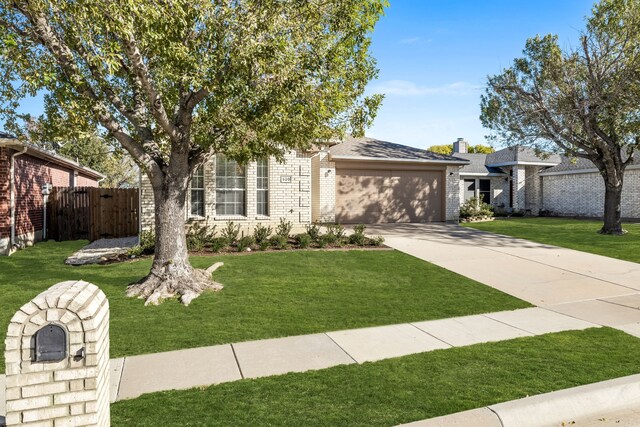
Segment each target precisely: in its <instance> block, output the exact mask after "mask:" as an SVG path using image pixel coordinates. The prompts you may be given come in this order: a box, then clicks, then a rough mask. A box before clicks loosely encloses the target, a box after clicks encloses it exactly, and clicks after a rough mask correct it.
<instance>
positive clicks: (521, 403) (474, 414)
mask: <svg viewBox="0 0 640 427" xmlns="http://www.w3.org/2000/svg"><path fill="white" fill-rule="evenodd" d="M631 406H635V407H638V406H640V374H637V375H631V376H628V377H622V378H616V379H613V380H607V381H602V382H599V383H593V384H587V385H583V386H579V387H573V388H568V389H564V390H559V391H554V392H551V393H545V394H540V395H536V396H531V397H525V398H523V399H518V400H512V401H509V402H504V403H498V404H496V405H490V406H487V407H484V408H478V409H473V410H470V411H464V412H459V413H456V414H451V415H445V416H442V417H437V418H431V419H428V420H422V421H416V422H413V423H409V424H403V425H402V426H404V427H440V426H459V427H465V426H468V427H543V426H560V425H568V424H569V423H571V422H572V421H575V420H576V419H579V418H585V417H589V416H593V415H598V414H605V413H610V412H614V411H617V410H622V409H626V408H628V407H631ZM563 423H564V424H563Z"/></svg>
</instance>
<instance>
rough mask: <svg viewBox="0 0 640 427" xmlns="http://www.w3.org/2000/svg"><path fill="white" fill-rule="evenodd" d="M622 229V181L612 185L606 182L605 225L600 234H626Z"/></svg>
mask: <svg viewBox="0 0 640 427" xmlns="http://www.w3.org/2000/svg"><path fill="white" fill-rule="evenodd" d="M624 233H625V231H624V230H623V229H622V180H620V182H619V183H618V184H617V185H611V184H609V183H608V182H606V180H605V193H604V224H603V225H602V228H601V229H600V234H624Z"/></svg>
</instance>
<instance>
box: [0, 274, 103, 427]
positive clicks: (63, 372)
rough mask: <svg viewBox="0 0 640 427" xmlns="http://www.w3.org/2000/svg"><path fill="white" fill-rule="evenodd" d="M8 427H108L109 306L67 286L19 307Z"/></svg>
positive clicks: (9, 368) (93, 292)
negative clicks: (20, 426) (16, 426)
mask: <svg viewBox="0 0 640 427" xmlns="http://www.w3.org/2000/svg"><path fill="white" fill-rule="evenodd" d="M5 344H6V351H5V360H6V383H7V396H6V397H7V411H6V412H7V414H6V424H7V426H14V425H32V424H33V425H34V426H36V425H37V426H63V425H64V426H105V427H106V426H109V423H110V417H109V302H108V301H107V298H106V297H105V295H104V293H103V292H102V291H101V290H100V289H98V287H97V286H95V285H93V284H91V283H87V282H82V281H70V282H62V283H58V284H57V285H54V286H52V287H51V288H49V289H48V290H47V291H45V292H43V293H41V294H40V295H38V296H37V297H35V298H34V299H33V300H32V301H30V302H28V303H27V304H25V305H24V306H22V307H21V308H20V310H19V311H18V312H17V313H16V314H15V315H14V316H13V318H12V319H11V323H10V324H9V330H8V333H7V338H6V341H5Z"/></svg>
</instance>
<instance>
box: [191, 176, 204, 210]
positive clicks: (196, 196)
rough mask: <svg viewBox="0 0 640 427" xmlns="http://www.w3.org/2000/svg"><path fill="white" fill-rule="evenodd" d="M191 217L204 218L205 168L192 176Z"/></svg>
mask: <svg viewBox="0 0 640 427" xmlns="http://www.w3.org/2000/svg"><path fill="white" fill-rule="evenodd" d="M191 216H202V217H203V216H204V167H202V166H198V169H196V170H195V171H194V172H193V175H192V176H191Z"/></svg>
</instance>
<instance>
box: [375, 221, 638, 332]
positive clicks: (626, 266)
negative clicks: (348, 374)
mask: <svg viewBox="0 0 640 427" xmlns="http://www.w3.org/2000/svg"><path fill="white" fill-rule="evenodd" d="M367 232H368V233H370V234H382V235H383V236H384V237H385V243H386V244H387V245H388V246H390V247H392V248H394V249H397V250H399V251H402V252H405V253H407V254H409V255H413V256H415V257H417V258H420V259H423V260H425V261H428V262H431V263H433V264H436V265H439V266H441V267H444V268H446V269H447V270H450V271H453V272H456V273H458V274H461V275H463V276H466V277H469V278H471V279H474V280H477V281H478V282H481V283H483V284H485V285H488V286H491V287H494V288H496V289H499V290H500V291H502V292H505V293H507V294H510V295H513V296H515V297H517V298H520V299H523V300H525V301H528V302H530V303H532V304H535V305H537V306H540V307H544V308H546V309H549V310H552V311H555V312H558V313H562V314H566V315H568V316H571V317H575V318H577V319H581V320H585V321H588V322H592V323H596V324H599V325H606V326H612V327H616V328H619V329H622V330H624V331H626V332H628V333H630V334H633V335H635V336H639V337H640V264H636V263H633V262H627V261H620V260H616V259H613V258H608V257H604V256H600V255H594V254H589V253H586V252H580V251H574V250H571V249H564V248H559V247H556V246H549V245H544V244H540V243H534V242H530V241H528V240H522V239H516V238H513V237H508V236H500V235H496V234H492V233H486V232H482V231H478V230H474V229H470V228H465V227H460V226H457V225H444V224H441V225H434V224H406V225H400V224H394V225H377V226H370V227H369V228H368V229H367Z"/></svg>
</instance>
